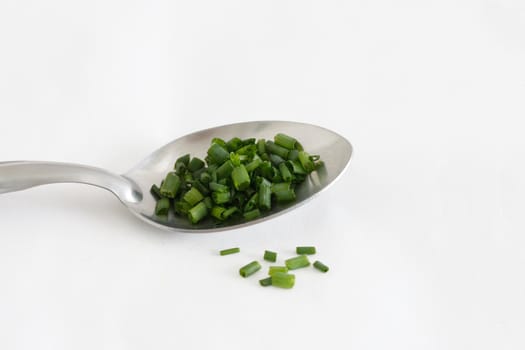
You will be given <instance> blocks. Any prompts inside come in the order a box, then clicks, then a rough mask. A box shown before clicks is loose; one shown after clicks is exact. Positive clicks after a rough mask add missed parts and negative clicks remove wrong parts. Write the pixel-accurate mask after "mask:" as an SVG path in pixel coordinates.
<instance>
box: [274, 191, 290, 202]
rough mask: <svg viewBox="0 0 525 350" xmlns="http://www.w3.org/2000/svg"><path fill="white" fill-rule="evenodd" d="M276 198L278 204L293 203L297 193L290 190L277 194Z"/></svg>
mask: <svg viewBox="0 0 525 350" xmlns="http://www.w3.org/2000/svg"><path fill="white" fill-rule="evenodd" d="M275 198H276V199H277V202H291V201H294V200H295V191H294V190H293V189H291V188H290V189H288V190H285V191H278V192H275Z"/></svg>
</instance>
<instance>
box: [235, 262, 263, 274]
mask: <svg viewBox="0 0 525 350" xmlns="http://www.w3.org/2000/svg"><path fill="white" fill-rule="evenodd" d="M260 269H261V264H259V262H258V261H252V262H251V263H249V264H248V265H245V266H243V267H241V268H240V270H239V274H240V275H241V276H242V277H248V276H251V275H253V274H254V273H256V272H257V271H259V270H260Z"/></svg>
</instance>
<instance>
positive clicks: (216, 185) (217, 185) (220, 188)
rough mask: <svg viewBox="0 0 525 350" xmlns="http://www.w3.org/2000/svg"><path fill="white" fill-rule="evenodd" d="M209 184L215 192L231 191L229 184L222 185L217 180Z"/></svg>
mask: <svg viewBox="0 0 525 350" xmlns="http://www.w3.org/2000/svg"><path fill="white" fill-rule="evenodd" d="M208 186H209V187H210V190H212V191H214V192H230V188H229V187H228V186H226V185H221V184H220V183H217V182H210V183H209V184H208Z"/></svg>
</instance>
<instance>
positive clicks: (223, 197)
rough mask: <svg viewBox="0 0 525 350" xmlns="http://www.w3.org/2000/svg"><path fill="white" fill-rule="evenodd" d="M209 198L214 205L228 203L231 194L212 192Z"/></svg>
mask: <svg viewBox="0 0 525 350" xmlns="http://www.w3.org/2000/svg"><path fill="white" fill-rule="evenodd" d="M211 197H212V198H213V201H214V202H215V203H216V204H224V203H228V202H229V201H230V200H231V193H230V191H228V192H212V193H211Z"/></svg>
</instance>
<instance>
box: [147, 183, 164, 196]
mask: <svg viewBox="0 0 525 350" xmlns="http://www.w3.org/2000/svg"><path fill="white" fill-rule="evenodd" d="M149 192H150V193H151V195H152V196H153V198H155V199H156V200H159V199H160V198H161V197H162V195H161V194H160V187H159V186H157V185H155V184H153V185H152V186H151V188H150V190H149Z"/></svg>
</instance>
